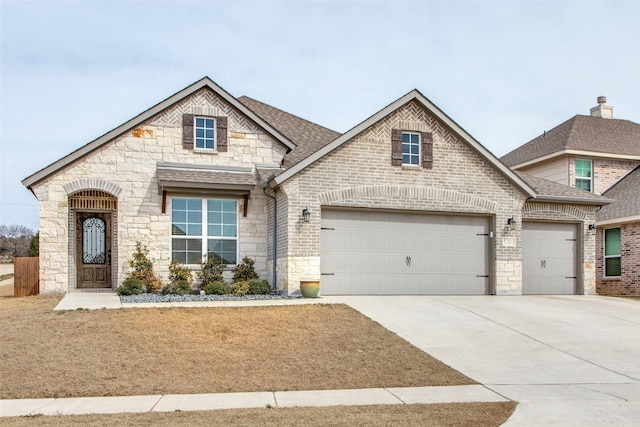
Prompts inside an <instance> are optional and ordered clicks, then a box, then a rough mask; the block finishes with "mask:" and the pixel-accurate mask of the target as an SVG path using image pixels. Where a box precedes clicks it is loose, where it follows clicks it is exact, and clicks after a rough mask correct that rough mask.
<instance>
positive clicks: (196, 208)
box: [171, 198, 202, 236]
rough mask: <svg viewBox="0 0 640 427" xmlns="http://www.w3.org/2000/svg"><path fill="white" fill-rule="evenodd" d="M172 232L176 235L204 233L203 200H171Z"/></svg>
mask: <svg viewBox="0 0 640 427" xmlns="http://www.w3.org/2000/svg"><path fill="white" fill-rule="evenodd" d="M171 234H173V235H175V236H184V235H189V236H200V235H202V200H201V199H180V198H174V199H172V200H171Z"/></svg>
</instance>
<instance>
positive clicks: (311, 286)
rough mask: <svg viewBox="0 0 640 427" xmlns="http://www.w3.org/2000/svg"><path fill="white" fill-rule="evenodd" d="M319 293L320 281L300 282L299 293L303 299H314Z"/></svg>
mask: <svg viewBox="0 0 640 427" xmlns="http://www.w3.org/2000/svg"><path fill="white" fill-rule="evenodd" d="M318 292H320V281H318V280H301V281H300V293H301V294H302V296H303V297H305V298H316V297H317V296H318Z"/></svg>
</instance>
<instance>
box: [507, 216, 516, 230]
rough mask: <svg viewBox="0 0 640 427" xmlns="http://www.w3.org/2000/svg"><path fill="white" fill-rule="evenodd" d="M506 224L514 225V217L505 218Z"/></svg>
mask: <svg viewBox="0 0 640 427" xmlns="http://www.w3.org/2000/svg"><path fill="white" fill-rule="evenodd" d="M507 224H509V225H510V226H511V228H513V227H515V226H516V219H515V218H513V217H511V218H509V219H508V220H507Z"/></svg>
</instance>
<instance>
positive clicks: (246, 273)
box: [233, 257, 258, 283]
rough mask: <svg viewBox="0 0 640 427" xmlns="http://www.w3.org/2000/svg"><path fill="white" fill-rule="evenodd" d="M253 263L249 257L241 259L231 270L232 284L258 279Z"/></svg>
mask: <svg viewBox="0 0 640 427" xmlns="http://www.w3.org/2000/svg"><path fill="white" fill-rule="evenodd" d="M255 263H256V262H255V261H254V260H252V259H251V258H249V257H244V258H242V262H241V263H240V264H238V265H237V266H236V268H234V269H233V282H234V283H235V282H248V281H249V280H251V279H258V273H256V269H255V267H254V264H255Z"/></svg>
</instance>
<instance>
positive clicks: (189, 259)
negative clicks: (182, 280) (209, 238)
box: [171, 239, 202, 264]
mask: <svg viewBox="0 0 640 427" xmlns="http://www.w3.org/2000/svg"><path fill="white" fill-rule="evenodd" d="M200 258H202V241H201V240H200V239H173V240H172V242H171V259H175V260H178V261H180V262H181V263H183V264H197V263H198V262H199V260H200Z"/></svg>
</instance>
